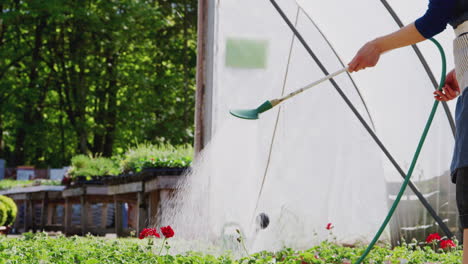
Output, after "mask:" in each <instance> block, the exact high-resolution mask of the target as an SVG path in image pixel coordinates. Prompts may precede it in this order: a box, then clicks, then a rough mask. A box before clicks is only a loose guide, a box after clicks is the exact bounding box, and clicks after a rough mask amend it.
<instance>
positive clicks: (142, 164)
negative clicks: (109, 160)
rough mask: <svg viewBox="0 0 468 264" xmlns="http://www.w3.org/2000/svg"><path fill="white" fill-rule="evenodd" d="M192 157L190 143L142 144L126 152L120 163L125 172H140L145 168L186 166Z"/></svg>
mask: <svg viewBox="0 0 468 264" xmlns="http://www.w3.org/2000/svg"><path fill="white" fill-rule="evenodd" d="M192 157H193V148H192V146H190V145H184V146H178V147H174V146H171V145H168V144H164V145H160V146H156V145H151V144H140V145H138V146H137V147H136V148H133V149H130V150H129V151H127V152H126V153H125V155H124V157H123V159H122V161H121V162H120V165H121V168H122V171H123V172H130V171H132V172H140V171H141V170H143V169H145V168H184V167H188V166H190V164H191V162H192Z"/></svg>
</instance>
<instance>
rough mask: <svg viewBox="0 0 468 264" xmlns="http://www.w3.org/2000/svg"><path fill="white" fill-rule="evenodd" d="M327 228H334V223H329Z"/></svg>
mask: <svg viewBox="0 0 468 264" xmlns="http://www.w3.org/2000/svg"><path fill="white" fill-rule="evenodd" d="M326 228H327V230H332V229H333V228H334V226H333V225H332V223H328V224H327V227H326Z"/></svg>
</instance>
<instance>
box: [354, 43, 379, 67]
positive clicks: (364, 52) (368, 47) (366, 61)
mask: <svg viewBox="0 0 468 264" xmlns="http://www.w3.org/2000/svg"><path fill="white" fill-rule="evenodd" d="M381 54H382V50H381V49H380V47H379V45H378V44H377V41H375V40H374V41H369V42H367V43H366V44H365V45H364V46H362V48H361V49H360V50H359V51H358V53H357V54H356V56H354V58H353V60H352V61H351V62H350V63H349V64H348V66H349V69H348V71H349V72H357V71H359V70H363V69H365V68H367V67H374V66H375V65H376V64H377V62H379V59H380V55H381Z"/></svg>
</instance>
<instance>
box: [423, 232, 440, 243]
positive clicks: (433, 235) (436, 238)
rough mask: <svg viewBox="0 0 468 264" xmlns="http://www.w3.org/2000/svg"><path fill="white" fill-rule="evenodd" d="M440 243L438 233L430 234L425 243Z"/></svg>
mask: <svg viewBox="0 0 468 264" xmlns="http://www.w3.org/2000/svg"><path fill="white" fill-rule="evenodd" d="M434 240H435V241H440V235H439V233H434V234H430V235H428V236H427V238H426V243H432V242H433V241H434Z"/></svg>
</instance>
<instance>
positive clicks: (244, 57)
mask: <svg viewBox="0 0 468 264" xmlns="http://www.w3.org/2000/svg"><path fill="white" fill-rule="evenodd" d="M267 50H268V41H266V40H254V39H239V38H228V39H227V43H226V67H232V68H245V69H264V68H266V66H267Z"/></svg>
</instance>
